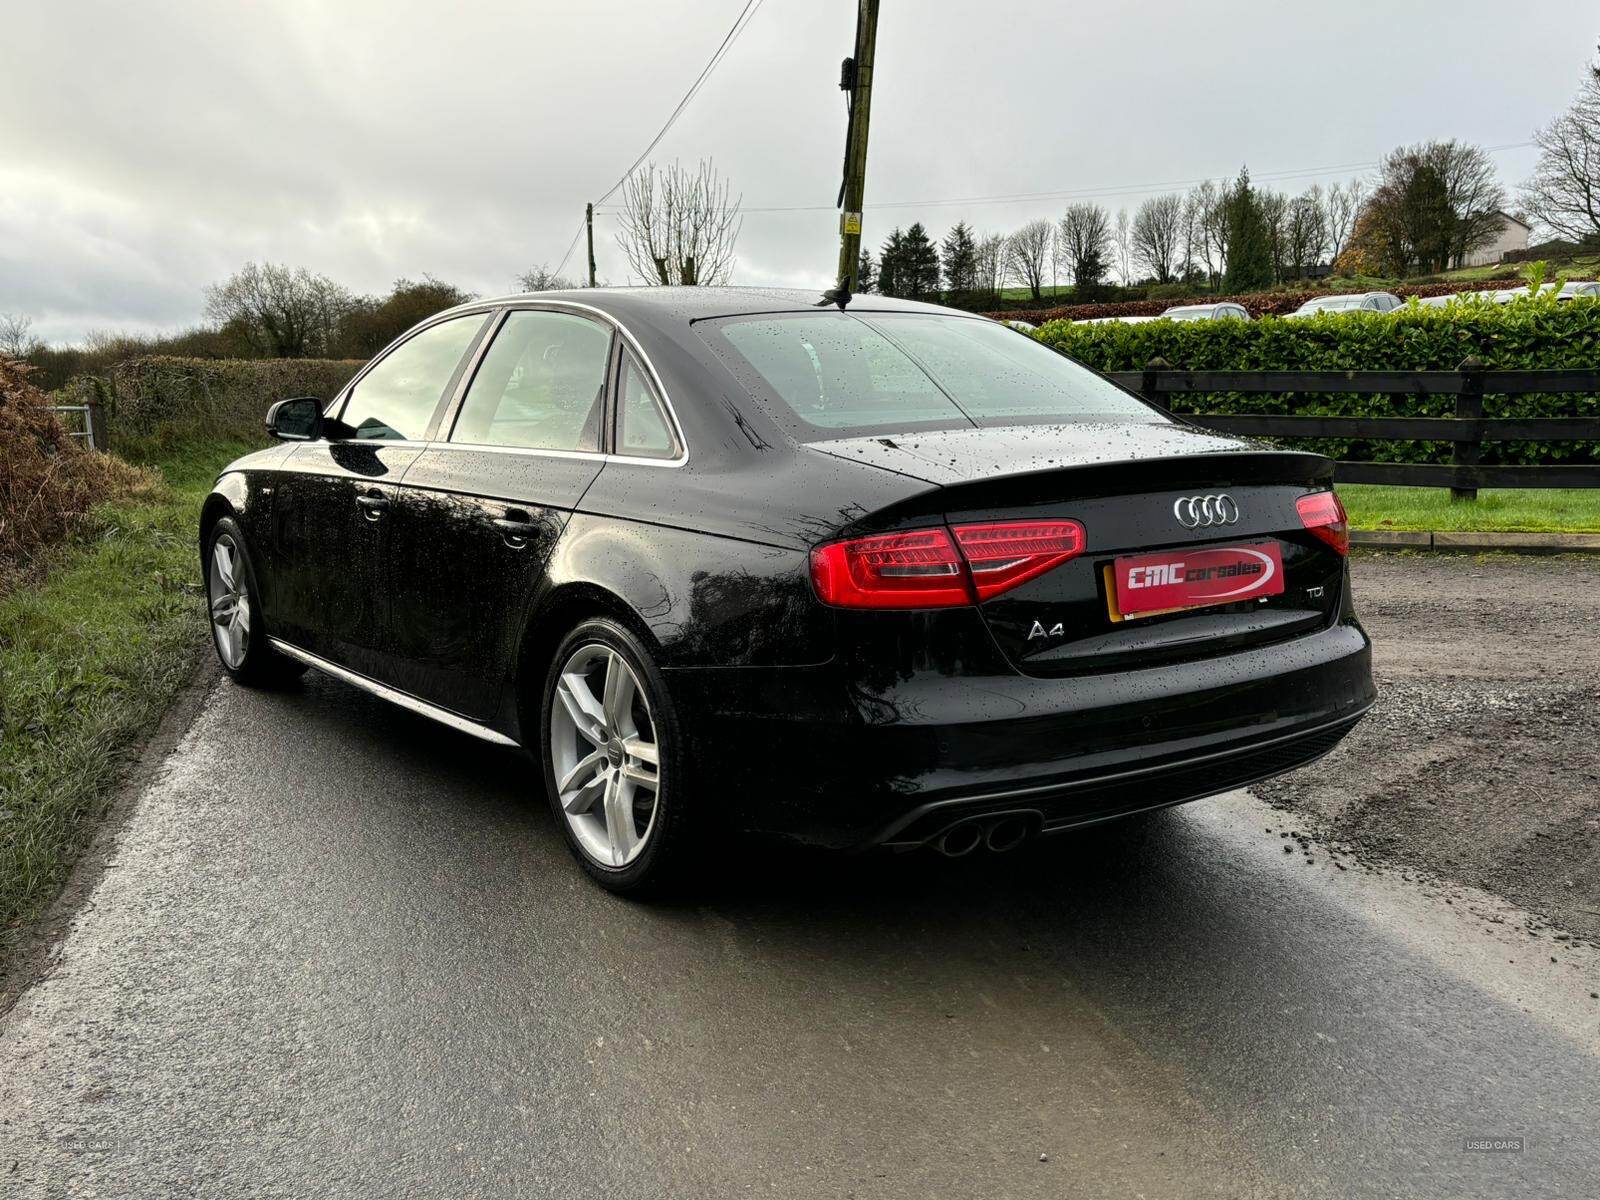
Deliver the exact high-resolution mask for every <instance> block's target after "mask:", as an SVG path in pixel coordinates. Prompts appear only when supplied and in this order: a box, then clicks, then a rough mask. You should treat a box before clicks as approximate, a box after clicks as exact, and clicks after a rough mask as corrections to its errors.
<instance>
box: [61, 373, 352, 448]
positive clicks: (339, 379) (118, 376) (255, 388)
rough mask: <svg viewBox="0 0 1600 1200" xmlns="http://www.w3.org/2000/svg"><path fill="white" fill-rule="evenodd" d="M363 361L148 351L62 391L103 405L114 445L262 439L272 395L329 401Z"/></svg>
mask: <svg viewBox="0 0 1600 1200" xmlns="http://www.w3.org/2000/svg"><path fill="white" fill-rule="evenodd" d="M361 365H362V362H361V360H360V359H315V358H274V359H260V360H255V359H210V358H178V357H171V356H166V355H148V356H145V357H140V358H130V359H126V360H124V361H122V362H120V363H117V364H116V365H115V366H113V367H112V368H111V369H110V371H109V372H107V373H106V374H105V375H82V376H78V377H77V378H75V379H73V380H71V381H70V382H69V383H68V384H67V386H66V387H65V388H64V389H62V390H63V392H65V393H67V395H68V396H69V397H70V398H71V399H72V400H74V401H75V402H82V400H84V399H98V400H99V401H100V403H101V404H102V405H103V406H104V411H105V415H106V418H107V421H106V427H107V428H108V429H109V431H110V435H111V445H112V448H113V449H125V448H127V447H128V446H129V445H133V444H137V445H150V444H155V445H166V444H171V443H173V442H175V441H183V440H190V439H211V440H227V441H245V442H257V441H261V440H263V439H264V437H265V431H264V426H263V422H264V420H265V418H266V415H267V409H268V408H269V407H270V406H271V404H272V402H273V401H274V400H282V399H284V398H285V397H288V396H316V397H317V398H318V399H322V400H331V399H332V398H333V396H334V394H335V393H336V392H338V390H339V389H340V388H341V387H343V386H344V385H345V383H346V381H348V380H349V378H350V377H351V376H352V375H354V374H355V373H356V371H357V370H358V369H359V368H360V367H361Z"/></svg>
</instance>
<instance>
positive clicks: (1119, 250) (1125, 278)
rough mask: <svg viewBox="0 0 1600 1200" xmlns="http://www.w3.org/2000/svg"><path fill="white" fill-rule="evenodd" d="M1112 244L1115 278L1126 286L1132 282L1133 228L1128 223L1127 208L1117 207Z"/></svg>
mask: <svg viewBox="0 0 1600 1200" xmlns="http://www.w3.org/2000/svg"><path fill="white" fill-rule="evenodd" d="M1112 244H1113V247H1114V249H1115V250H1116V254H1117V278H1119V279H1120V280H1122V284H1123V286H1124V287H1126V286H1127V285H1128V284H1130V283H1132V282H1133V230H1132V228H1131V227H1130V225H1129V224H1128V210H1127V209H1125V208H1119V209H1117V225H1116V230H1115V232H1114V233H1113V234H1112Z"/></svg>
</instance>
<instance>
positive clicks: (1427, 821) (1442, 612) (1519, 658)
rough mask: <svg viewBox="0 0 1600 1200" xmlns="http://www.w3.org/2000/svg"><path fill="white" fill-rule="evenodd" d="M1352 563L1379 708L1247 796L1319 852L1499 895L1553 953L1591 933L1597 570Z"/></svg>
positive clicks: (1573, 563)
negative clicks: (1319, 754)
mask: <svg viewBox="0 0 1600 1200" xmlns="http://www.w3.org/2000/svg"><path fill="white" fill-rule="evenodd" d="M1353 569H1354V576H1355V588H1356V606H1357V610H1358V611H1359V612H1360V613H1361V616H1362V620H1363V621H1364V623H1365V624H1366V626H1367V629H1368V631H1369V632H1370V633H1371V634H1372V639H1373V643H1374V664H1375V670H1376V673H1377V676H1378V685H1379V689H1380V697H1379V700H1378V704H1377V707H1376V708H1375V709H1374V710H1373V711H1372V713H1371V714H1370V715H1369V716H1368V718H1367V719H1366V720H1365V721H1364V722H1363V723H1362V724H1361V726H1360V727H1359V728H1358V729H1357V730H1356V732H1355V733H1353V734H1352V735H1351V736H1350V737H1349V738H1347V739H1346V740H1345V741H1344V743H1343V744H1342V745H1341V746H1340V747H1339V748H1338V749H1337V750H1335V751H1334V752H1333V753H1332V754H1330V755H1329V756H1328V757H1327V758H1325V759H1323V760H1322V761H1321V762H1320V763H1318V764H1316V765H1314V766H1312V767H1310V768H1308V769H1306V770H1303V771H1298V772H1295V773H1294V774H1292V775H1288V776H1284V777H1282V778H1280V779H1276V780H1273V781H1271V782H1269V783H1267V784H1265V785H1262V786H1260V787H1258V788H1256V789H1255V790H1256V791H1257V793H1258V794H1259V795H1261V796H1262V797H1263V798H1264V799H1265V800H1267V801H1268V802H1269V803H1270V804H1272V805H1273V806H1274V807H1277V808H1281V809H1286V810H1289V811H1291V812H1293V813H1294V814H1296V817H1297V822H1298V824H1297V827H1296V832H1301V833H1304V834H1309V835H1311V836H1313V837H1314V838H1316V839H1317V840H1318V841H1320V842H1321V843H1322V844H1323V845H1324V846H1325V847H1327V846H1331V847H1334V848H1339V849H1343V850H1344V851H1345V852H1347V853H1348V854H1350V855H1353V856H1354V857H1355V858H1357V859H1358V860H1361V861H1365V862H1370V863H1374V864H1376V863H1377V862H1380V861H1381V862H1385V863H1389V864H1393V865H1398V866H1400V867H1402V868H1405V869H1410V870H1414V871H1417V872H1420V873H1423V874H1426V875H1431V876H1434V877H1436V878H1438V879H1441V880H1445V881H1449V882H1454V883H1462V884H1468V885H1471V886H1474V887H1479V888H1483V889H1485V890H1487V891H1491V892H1495V893H1497V894H1499V895H1501V896H1504V897H1505V898H1506V899H1508V900H1510V901H1512V902H1513V903H1514V904H1516V905H1517V906H1519V907H1520V908H1523V909H1525V910H1526V911H1528V912H1530V913H1532V914H1535V916H1534V918H1533V919H1532V920H1531V921H1530V923H1529V931H1528V932H1529V933H1530V935H1532V936H1536V937H1542V938H1547V939H1549V940H1550V941H1551V942H1552V943H1553V945H1552V949H1554V944H1559V942H1562V941H1566V940H1568V939H1569V938H1571V937H1577V938H1581V939H1584V940H1587V941H1590V942H1595V943H1600V872H1596V871H1595V869H1594V865H1595V863H1596V861H1597V860H1600V703H1597V702H1600V562H1597V561H1595V560H1592V559H1581V558H1514V557H1499V556H1497V557H1484V558H1463V557H1438V556H1431V555H1428V556H1424V555H1405V554H1378V553H1358V555H1357V556H1356V558H1355V560H1354V568H1353ZM1280 832H1282V831H1275V832H1274V833H1273V834H1272V836H1274V837H1276V836H1279V833H1280ZM1558 953H1559V952H1558Z"/></svg>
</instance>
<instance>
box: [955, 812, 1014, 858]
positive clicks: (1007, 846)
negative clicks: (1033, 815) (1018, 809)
mask: <svg viewBox="0 0 1600 1200" xmlns="http://www.w3.org/2000/svg"><path fill="white" fill-rule="evenodd" d="M1033 830H1034V822H1033V821H1032V820H1030V819H1029V818H1028V817H1026V816H1021V815H1017V814H1012V815H1009V816H999V817H974V818H972V819H971V820H968V821H960V822H957V823H956V824H954V825H952V826H950V828H949V829H946V830H945V831H944V832H943V833H941V834H940V835H939V836H938V837H936V838H934V839H933V843H932V845H933V848H934V849H935V850H937V851H938V852H939V853H940V854H942V855H944V856H945V857H946V858H965V857H966V856H967V855H969V854H971V853H972V852H973V851H974V850H976V849H978V847H980V846H982V847H983V848H984V849H986V850H989V851H992V852H993V853H995V854H1004V853H1005V852H1006V851H1008V850H1015V849H1016V848H1017V847H1018V846H1020V845H1022V843H1023V842H1025V841H1027V840H1028V838H1029V837H1030V836H1031V835H1032V834H1033Z"/></svg>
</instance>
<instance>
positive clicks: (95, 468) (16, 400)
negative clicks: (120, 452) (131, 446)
mask: <svg viewBox="0 0 1600 1200" xmlns="http://www.w3.org/2000/svg"><path fill="white" fill-rule="evenodd" d="M28 373H29V368H28V367H27V366H26V365H24V364H23V363H20V362H16V361H14V360H12V359H7V358H0V593H3V592H4V591H5V590H6V588H7V584H8V581H11V580H14V579H15V578H16V577H17V575H18V574H19V573H20V572H22V571H23V570H24V569H25V568H26V567H27V565H28V563H29V562H30V561H31V560H32V558H33V557H34V556H35V555H36V554H37V553H38V552H39V551H40V550H41V549H43V548H45V547H47V546H51V545H54V544H56V543H58V542H60V541H62V540H64V539H65V538H67V537H68V536H70V535H71V534H73V533H74V532H77V531H78V530H80V529H82V528H84V527H85V526H86V525H87V523H88V522H89V520H90V514H91V513H92V512H93V511H94V509H95V506H96V505H99V504H103V503H106V502H108V501H136V500H140V499H144V498H148V497H150V496H152V495H154V493H155V492H156V490H157V489H158V488H159V487H160V486H161V484H160V480H159V478H158V477H157V476H155V475H153V474H152V473H150V472H149V471H143V470H140V469H138V468H137V467H131V466H129V465H128V464H127V463H125V462H122V461H121V460H120V459H115V458H112V457H110V456H109V455H105V454H96V453H94V452H93V451H91V450H88V449H86V448H84V447H83V446H81V445H80V444H79V443H78V441H77V440H76V439H74V438H72V437H71V436H69V435H68V433H67V431H66V430H65V429H64V428H62V425H61V422H60V421H58V420H57V419H56V417H55V414H53V413H52V412H50V411H49V408H48V405H49V403H50V400H49V397H48V396H46V395H45V393H43V392H42V391H40V390H39V389H38V388H36V387H34V386H33V384H31V383H30V382H29V381H28Z"/></svg>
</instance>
